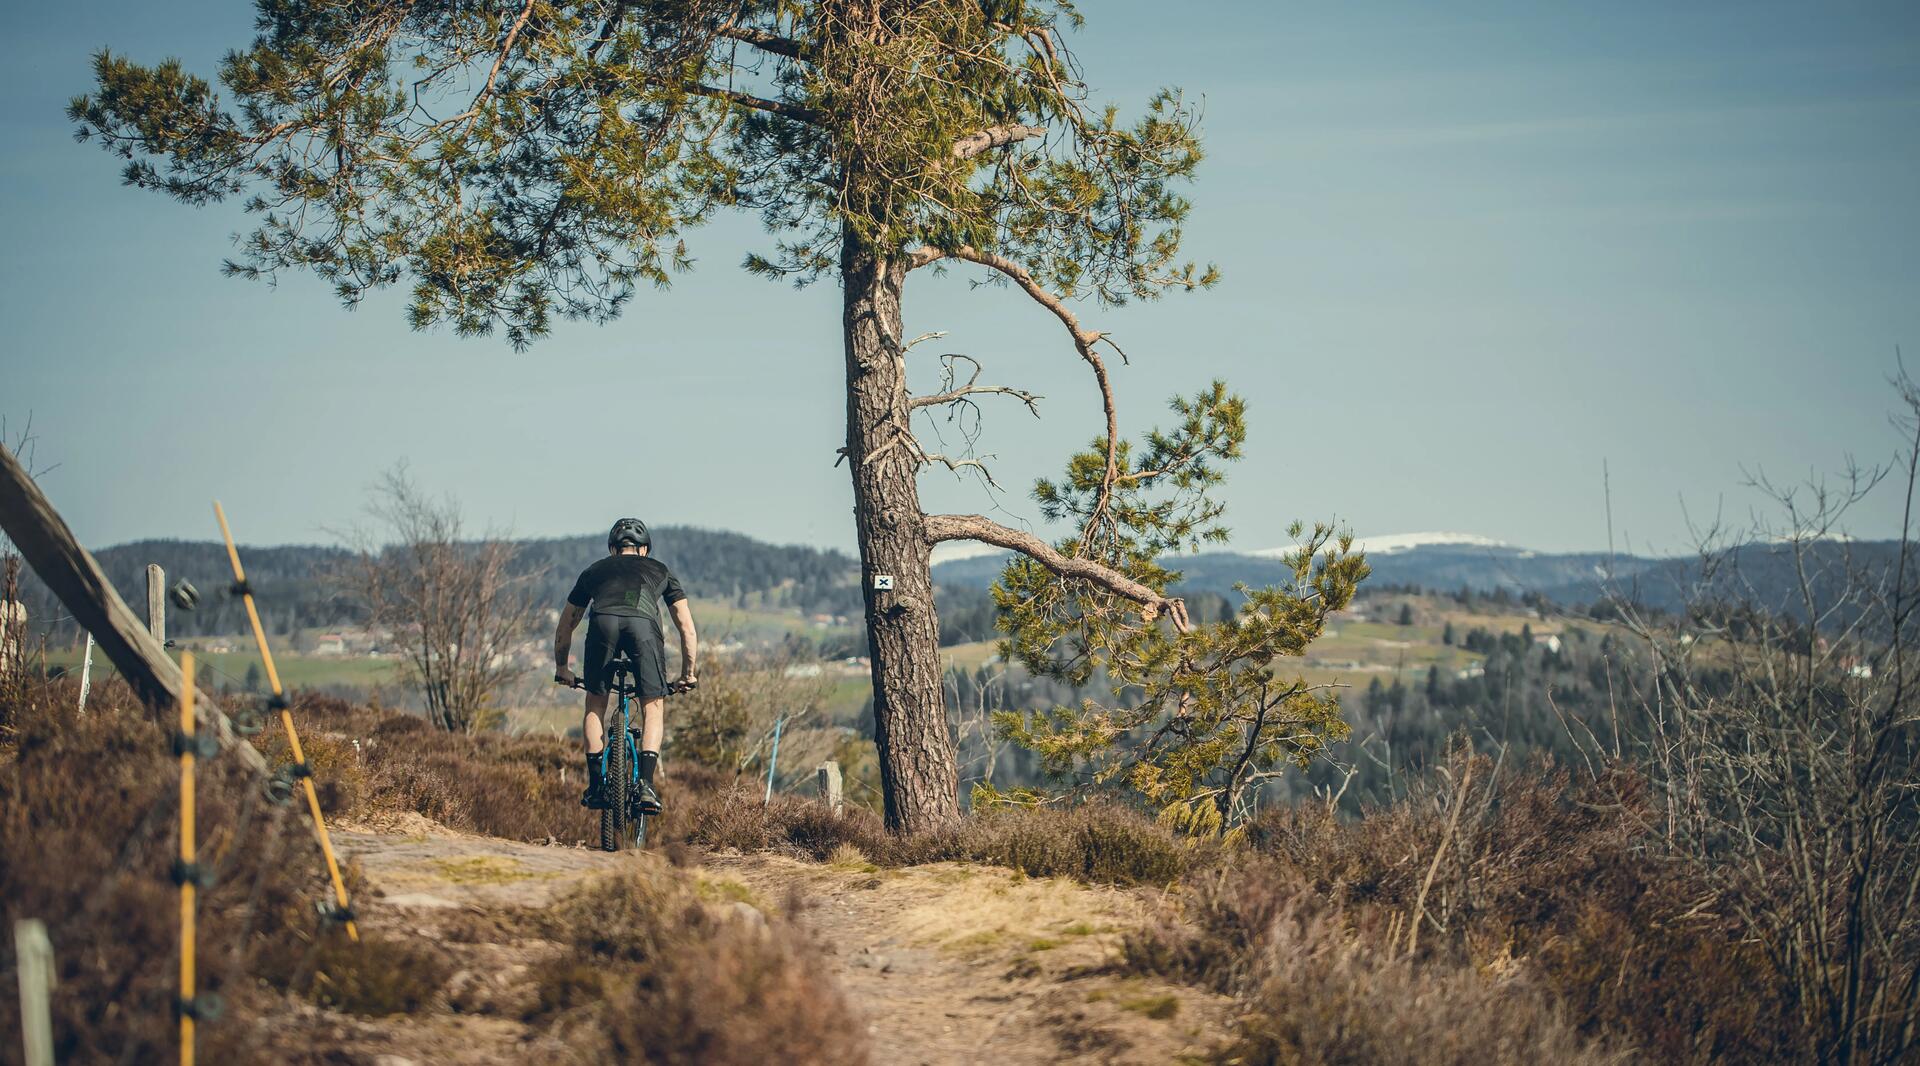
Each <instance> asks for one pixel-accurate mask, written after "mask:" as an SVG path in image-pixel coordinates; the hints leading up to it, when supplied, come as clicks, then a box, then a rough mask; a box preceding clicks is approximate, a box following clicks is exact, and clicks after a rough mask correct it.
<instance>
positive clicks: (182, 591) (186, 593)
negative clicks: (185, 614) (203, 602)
mask: <svg viewBox="0 0 1920 1066" xmlns="http://www.w3.org/2000/svg"><path fill="white" fill-rule="evenodd" d="M167 599H170V600H172V601H173V605H174V606H175V607H178V608H180V609H181V610H183V611H191V610H193V609H194V608H195V607H198V606H199V605H200V590H199V589H197V588H194V587H193V582H191V581H188V580H187V579H186V578H184V577H183V578H181V579H180V580H178V581H176V582H174V583H173V587H172V588H169V589H168V590H167Z"/></svg>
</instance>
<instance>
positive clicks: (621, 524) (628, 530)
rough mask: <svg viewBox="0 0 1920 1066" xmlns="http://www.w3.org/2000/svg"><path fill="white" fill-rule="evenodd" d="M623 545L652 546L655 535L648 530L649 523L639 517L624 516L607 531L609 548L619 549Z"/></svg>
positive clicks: (633, 546)
mask: <svg viewBox="0 0 1920 1066" xmlns="http://www.w3.org/2000/svg"><path fill="white" fill-rule="evenodd" d="M622 547H628V548H651V547H653V536H652V535H651V534H649V533H648V532H647V524H646V523H645V522H642V521H640V520H639V519H638V518H622V519H621V520H620V521H618V522H615V523H614V524H613V528H612V529H610V530H608V531H607V550H608V551H619V550H620V549H621V548H622Z"/></svg>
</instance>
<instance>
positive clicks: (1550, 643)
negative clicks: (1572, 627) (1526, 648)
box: [1533, 633, 1560, 655]
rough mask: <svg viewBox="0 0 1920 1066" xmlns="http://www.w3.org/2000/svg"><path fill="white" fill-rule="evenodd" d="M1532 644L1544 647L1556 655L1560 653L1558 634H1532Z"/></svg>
mask: <svg viewBox="0 0 1920 1066" xmlns="http://www.w3.org/2000/svg"><path fill="white" fill-rule="evenodd" d="M1533 645H1534V647H1536V648H1545V649H1547V650H1548V651H1550V652H1552V653H1554V654H1555V655H1558V654H1560V634H1558V633H1535V634H1534V635H1533Z"/></svg>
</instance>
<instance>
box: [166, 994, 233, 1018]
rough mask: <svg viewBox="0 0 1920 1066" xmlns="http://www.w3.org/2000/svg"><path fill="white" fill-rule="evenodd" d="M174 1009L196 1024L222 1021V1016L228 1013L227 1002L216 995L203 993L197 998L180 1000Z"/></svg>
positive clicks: (191, 997)
mask: <svg viewBox="0 0 1920 1066" xmlns="http://www.w3.org/2000/svg"><path fill="white" fill-rule="evenodd" d="M173 1009H174V1010H175V1011H177V1012H179V1013H180V1015H181V1016H183V1017H187V1018H192V1019H193V1020H194V1021H196V1022H212V1021H218V1020H220V1015H222V1014H224V1013H226V1009H227V1002H226V1000H223V999H221V998H220V996H219V995H218V994H216V993H213V992H202V993H200V994H199V995H197V996H184V997H182V998H180V999H179V1000H178V1001H176V1002H175V1003H174V1005H173Z"/></svg>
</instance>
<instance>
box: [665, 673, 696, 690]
mask: <svg viewBox="0 0 1920 1066" xmlns="http://www.w3.org/2000/svg"><path fill="white" fill-rule="evenodd" d="M699 684H700V679H699V678H698V677H696V676H694V675H693V674H681V675H680V680H678V681H675V682H674V683H673V684H672V685H670V686H668V687H669V688H672V689H673V691H675V692H690V691H692V690H693V689H694V688H695V687H696V686H698V685H699Z"/></svg>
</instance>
